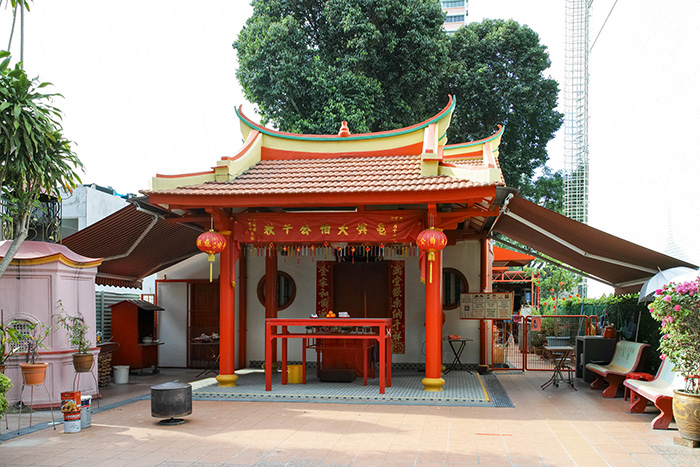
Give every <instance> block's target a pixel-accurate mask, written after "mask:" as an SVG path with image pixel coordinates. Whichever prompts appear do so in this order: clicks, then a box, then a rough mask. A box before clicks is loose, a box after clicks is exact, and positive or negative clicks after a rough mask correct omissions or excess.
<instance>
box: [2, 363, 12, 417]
mask: <svg viewBox="0 0 700 467" xmlns="http://www.w3.org/2000/svg"><path fill="white" fill-rule="evenodd" d="M11 387H12V383H10V378H8V377H7V376H5V375H4V374H2V373H0V416H1V415H4V414H5V412H7V408H8V407H9V404H8V403H7V399H6V398H5V394H6V393H7V391H9V390H10V388H11Z"/></svg>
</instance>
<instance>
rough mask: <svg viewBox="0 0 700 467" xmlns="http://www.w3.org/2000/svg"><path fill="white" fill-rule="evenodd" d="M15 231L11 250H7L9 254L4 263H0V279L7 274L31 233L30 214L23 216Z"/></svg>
mask: <svg viewBox="0 0 700 467" xmlns="http://www.w3.org/2000/svg"><path fill="white" fill-rule="evenodd" d="M13 230H14V237H13V239H12V243H11V244H10V248H8V249H7V253H5V256H4V257H3V258H2V261H0V277H2V276H3V275H4V274H5V271H7V268H8V267H10V263H11V262H12V259H13V258H14V257H15V255H16V254H17V252H18V251H19V248H20V247H21V246H22V243H24V240H26V238H27V235H28V233H29V214H25V215H24V216H22V219H21V220H20V222H18V223H16V224H15V228H14V229H13Z"/></svg>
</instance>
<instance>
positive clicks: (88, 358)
mask: <svg viewBox="0 0 700 467" xmlns="http://www.w3.org/2000/svg"><path fill="white" fill-rule="evenodd" d="M94 361H95V358H94V357H93V355H92V354H89V353H74V354H73V368H74V369H75V371H76V373H87V372H88V371H90V370H92V365H93V363H94Z"/></svg>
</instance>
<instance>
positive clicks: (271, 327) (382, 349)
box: [265, 318, 391, 394]
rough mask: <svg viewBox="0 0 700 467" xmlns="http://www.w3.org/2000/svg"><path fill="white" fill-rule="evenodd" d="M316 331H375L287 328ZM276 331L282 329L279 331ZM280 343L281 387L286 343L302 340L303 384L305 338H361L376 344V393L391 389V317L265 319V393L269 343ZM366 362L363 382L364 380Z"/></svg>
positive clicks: (284, 379)
mask: <svg viewBox="0 0 700 467" xmlns="http://www.w3.org/2000/svg"><path fill="white" fill-rule="evenodd" d="M293 326H312V327H315V328H336V327H353V328H357V327H363V328H377V331H376V332H375V331H371V332H369V333H357V332H356V333H340V332H329V331H323V332H314V333H307V332H289V329H288V328H289V327H293ZM278 328H281V330H280V329H278ZM273 339H281V340H282V384H287V340H289V339H303V345H302V349H303V350H302V378H303V380H304V381H306V341H307V340H308V339H362V340H370V339H371V340H376V341H377V342H379V393H380V394H384V392H385V388H386V386H388V387H391V318H289V319H288V318H268V319H266V320H265V390H266V391H271V390H272V340H273ZM366 359H367V353H366V352H365V360H366ZM366 369H367V362H365V382H366V377H367V370H366Z"/></svg>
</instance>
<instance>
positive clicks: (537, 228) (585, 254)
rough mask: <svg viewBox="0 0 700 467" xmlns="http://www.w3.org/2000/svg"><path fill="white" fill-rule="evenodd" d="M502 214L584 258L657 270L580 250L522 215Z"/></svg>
mask: <svg viewBox="0 0 700 467" xmlns="http://www.w3.org/2000/svg"><path fill="white" fill-rule="evenodd" d="M504 214H505V215H506V216H509V217H512V218H513V219H515V220H516V221H518V222H520V223H521V224H524V225H526V226H527V227H530V228H531V229H533V230H535V231H537V232H539V233H541V234H542V235H544V236H546V237H547V238H549V239H551V240H554V241H555V242H557V243H559V244H560V245H563V246H565V247H567V248H568V249H570V250H572V251H575V252H576V253H578V254H579V255H581V256H583V257H585V258H591V259H594V260H598V261H603V262H605V263H610V264H615V265H617V266H623V267H626V268H630V269H636V270H637V271H643V272H648V273H651V274H656V272H657V271H656V270H654V269H650V268H647V267H644V266H639V265H637V264H631V263H626V262H624V261H618V260H616V259H612V258H606V257H604V256H599V255H594V254H593V253H589V252H587V251H585V250H582V249H581V248H579V247H577V246H576V245H573V244H571V243H569V242H567V241H566V240H563V239H561V238H559V237H557V236H556V235H553V234H552V233H551V232H549V231H547V230H545V229H543V228H541V227H540V226H538V225H537V224H533V223H532V222H530V221H528V220H527V219H525V218H523V217H520V216H519V215H517V214H515V213H513V212H512V211H510V210H506V211H504Z"/></svg>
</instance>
